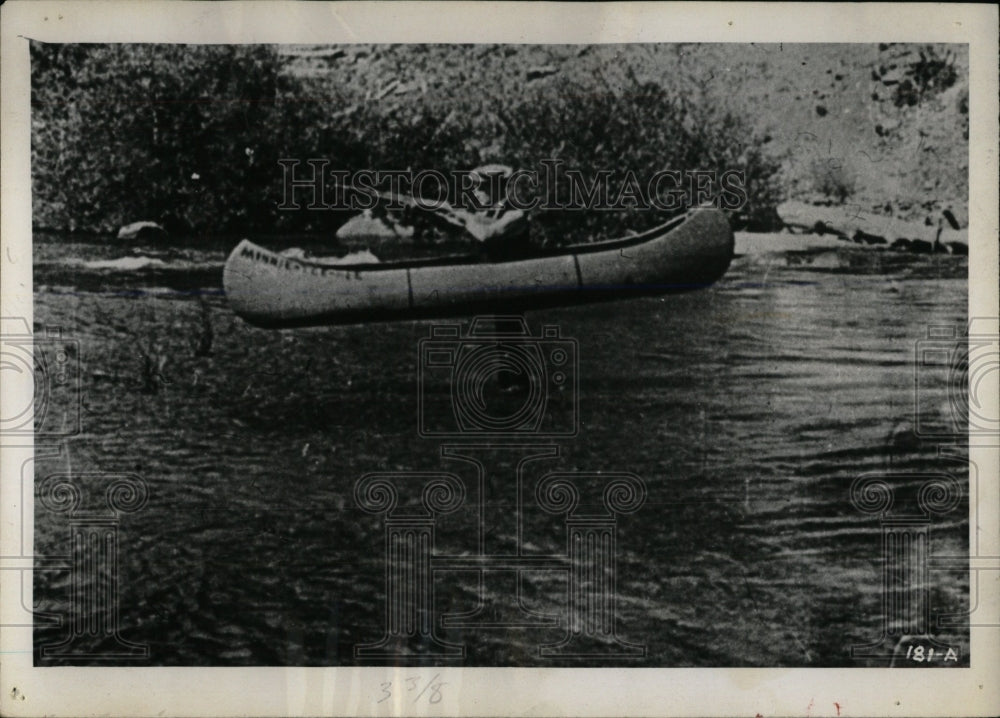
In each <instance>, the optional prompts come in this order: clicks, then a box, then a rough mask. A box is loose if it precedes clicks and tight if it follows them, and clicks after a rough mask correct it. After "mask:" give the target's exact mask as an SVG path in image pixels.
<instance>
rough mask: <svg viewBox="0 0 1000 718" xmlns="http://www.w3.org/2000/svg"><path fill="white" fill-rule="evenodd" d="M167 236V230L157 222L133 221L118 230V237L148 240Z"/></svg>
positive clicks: (127, 239) (129, 239) (131, 239)
mask: <svg viewBox="0 0 1000 718" xmlns="http://www.w3.org/2000/svg"><path fill="white" fill-rule="evenodd" d="M166 238H167V230H165V229H164V228H163V227H161V226H160V225H158V224H157V223H156V222H133V223H132V224H126V225H125V226H124V227H122V228H121V229H119V230H118V239H122V240H126V241H133V240H139V241H147V240H160V239H166Z"/></svg>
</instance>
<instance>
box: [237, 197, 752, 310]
mask: <svg viewBox="0 0 1000 718" xmlns="http://www.w3.org/2000/svg"><path fill="white" fill-rule="evenodd" d="M732 256H733V234H732V231H731V230H730V227H729V223H728V221H727V220H726V218H725V215H723V214H722V213H721V212H719V211H718V210H711V209H703V210H693V211H692V212H690V213H688V214H687V215H686V216H685V217H683V218H680V219H679V220H675V221H673V222H671V223H668V224H667V225H663V226H662V227H659V228H657V229H654V230H651V231H649V232H646V233H644V234H643V235H640V236H637V237H631V238H628V239H625V240H618V241H613V242H604V243H599V244H592V245H578V246H576V247H572V248H564V249H563V250H562V253H560V254H549V255H546V256H538V257H531V258H528V259H520V260H513V261H505V262H495V263H487V262H482V263H458V264H455V263H450V264H443V265H442V264H435V263H433V262H432V261H424V262H408V263H399V264H372V265H353V266H346V265H322V264H318V263H315V262H310V261H308V260H299V259H293V258H290V257H284V256H281V255H279V254H276V253H274V252H271V251H269V250H266V249H263V248H261V247H258V246H257V245H255V244H253V243H251V242H249V241H247V240H244V241H243V242H241V243H240V244H239V245H238V246H237V247H236V249H234V250H233V252H232V254H231V255H230V256H229V259H228V260H227V262H226V266H225V269H224V271H223V286H224V288H225V291H226V296H227V298H228V300H229V303H230V306H231V307H232V308H233V310H234V311H235V312H236V313H237V314H238V315H239V316H241V317H243V318H244V319H246V320H247V321H249V322H250V323H252V324H256V325H258V326H263V327H295V326H310V325H326V324H351V323H357V322H367V321H388V320H398V319H418V318H434V317H450V316H458V315H465V314H475V313H509V312H512V311H513V312H518V311H525V310H530V309H537V308H542V307H548V306H558V305H566V304H577V303H583V302H594V301H607V300H613V299H621V298H625V297H634V296H641V295H652V294H663V293H668V292H678V291H690V290H693V289H700V288H703V287H706V286H708V285H710V284H712V283H713V282H715V281H716V280H717V279H718V278H719V277H721V276H722V275H723V274H724V273H725V272H726V269H728V267H729V263H730V261H731V260H732Z"/></svg>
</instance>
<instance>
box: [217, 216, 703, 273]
mask: <svg viewBox="0 0 1000 718" xmlns="http://www.w3.org/2000/svg"><path fill="white" fill-rule="evenodd" d="M689 218H690V213H687V214H682V215H679V216H677V217H673V218H671V219H670V220H668V221H667V222H664V223H663V224H661V225H658V226H656V227H653V228H652V229H649V230H646V231H645V232H642V233H640V234H636V235H634V236H631V237H618V238H616V239H608V240H604V241H601V242H586V243H583V244H571V245H566V246H562V247H553V248H551V249H540V250H538V251H537V252H532V253H531V254H529V255H525V256H523V257H510V258H505V259H497V260H491V259H484V258H483V257H481V256H480V255H476V254H453V255H447V256H444V257H430V258H428V259H410V260H405V261H402V262H367V263H358V264H333V263H329V264H328V263H325V262H317V261H315V260H310V259H302V258H299V257H284V255H282V254H279V253H278V252H274V251H272V250H270V249H267V248H265V247H261V246H260V245H258V244H256V243H254V242H252V241H250V240H249V239H244V240H243V241H242V242H240V244H239V245H238V246H237V247H236V249H237V250H238V249H239V248H240V247H242V246H243V245H244V244H250V245H252V246H253V247H254V248H255V249H257V250H258V251H261V252H266V253H268V254H272V255H274V256H276V257H281V258H283V259H294V260H295V261H296V262H297V263H298V264H301V265H304V266H308V267H317V268H324V269H325V268H330V269H342V270H346V271H351V272H354V271H358V272H384V271H391V270H396V269H420V268H422V267H451V266H462V265H476V266H482V265H502V264H512V263H514V262H525V261H528V262H530V261H532V260H534V259H547V258H550V257H561V256H570V255H578V254H592V253H594V252H607V251H614V250H616V249H626V248H628V247H634V246H636V245H638V244H645V243H646V242H650V241H653V240H655V239H657V238H659V237H661V236H662V235H664V234H666V233H668V232H673V231H674V230H675V229H677V228H678V227H680V226H681V225H682V224H684V223H685V222H686V221H687V220H688V219H689Z"/></svg>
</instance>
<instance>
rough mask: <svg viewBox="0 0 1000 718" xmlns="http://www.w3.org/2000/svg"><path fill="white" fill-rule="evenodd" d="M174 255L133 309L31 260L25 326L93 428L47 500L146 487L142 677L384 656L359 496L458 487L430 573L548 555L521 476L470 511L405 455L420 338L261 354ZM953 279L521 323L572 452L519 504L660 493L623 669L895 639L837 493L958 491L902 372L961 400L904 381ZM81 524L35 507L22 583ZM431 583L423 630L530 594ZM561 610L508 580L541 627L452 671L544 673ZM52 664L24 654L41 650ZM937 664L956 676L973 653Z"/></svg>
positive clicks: (317, 333) (845, 274)
mask: <svg viewBox="0 0 1000 718" xmlns="http://www.w3.org/2000/svg"><path fill="white" fill-rule="evenodd" d="M186 251H188V252H189V254H190V256H185V257H183V258H181V259H182V260H183V261H188V262H189V265H190V271H186V270H185V269H184V268H183V267H182V268H180V269H179V270H178V271H175V272H171V271H169V270H170V267H169V261H168V262H167V264H168V267H167V269H166V270H165V269H164V268H163V267H162V266H159V265H156V266H154V267H151V268H149V267H147V269H149V270H150V271H155V272H158V273H157V274H147V275H142V274H139V275H133V276H131V277H125V278H124V279H123V278H121V277H119V276H117V275H113V274H111V273H102V272H98V271H90V272H84V271H83V270H81V268H80V267H79V266H74V267H70V265H69V260H68V259H67V257H68V256H70V254H73V255H74V256H79V255H80V254H84V255H86V254H87V253H88V252H90V253H91V256H90V257H88V258H102V257H104V254H102V253H106V250H104V249H101V250H97V249H96V248H94V247H92V248H90V249H88V248H87V247H86V246H84V247H83V248H82V249H81V246H80V245H77V246H74V247H73V248H72V250H69V249H65V250H64V249H62V248H61V247H60V246H58V245H54V244H42V245H41V246H40V247H39V248H37V249H36V255H37V256H38V258H39V261H38V263H37V264H36V272H35V275H36V276H35V285H36V297H35V299H36V304H35V317H36V322H38V323H41V324H45V325H58V326H61V327H63V329H64V331H65V332H66V333H68V334H70V335H71V336H73V337H74V338H75V339H77V340H79V342H80V357H81V367H82V369H81V371H82V386H81V392H82V394H81V395H82V401H83V417H82V421H83V432H82V433H81V434H80V435H79V436H77V437H75V438H73V439H71V440H69V441H68V442H67V445H66V447H65V449H64V450H63V451H62V452H60V453H59V454H58V455H57V456H55V457H53V458H46V459H40V460H39V461H38V463H37V466H36V476H37V477H38V478H39V479H41V478H43V477H45V476H48V475H50V474H53V473H69V474H71V475H79V474H84V473H93V472H119V473H121V472H124V473H128V474H132V475H136V476H139V477H141V479H142V480H143V481H144V482H145V484H146V486H147V487H148V493H149V497H148V503H147V504H146V505H145V506H144V507H143V508H142V509H141V510H140V511H136V512H134V513H129V514H122V515H121V517H120V522H119V524H118V529H117V530H118V536H119V539H118V540H119V543H120V565H119V571H120V573H119V580H118V586H119V591H120V596H119V604H120V626H121V636H122V637H123V638H126V639H127V640H128V641H131V642H134V643H137V644H141V645H145V646H148V648H149V658H148V659H147V660H144V661H142V662H143V663H148V664H156V665H160V664H168V665H246V664H303V665H323V664H343V663H355V662H356V659H355V657H354V655H355V654H354V647H355V646H356V645H358V644H363V643H370V642H373V641H376V640H378V638H379V637H380V636H381V635H382V633H383V611H384V600H385V596H384V590H385V589H384V586H385V569H384V553H383V534H382V524H381V519H380V517H379V516H376V515H373V514H369V513H365V512H364V511H362V510H361V509H360V508H359V507H358V506H357V504H356V502H355V497H354V486H355V482H356V481H357V480H358V479H359V478H360V477H361V476H362V475H364V474H367V473H370V472H378V471H383V472H385V471H388V472H399V471H425V472H431V471H438V472H440V471H449V472H454V473H455V474H457V475H460V476H462V477H463V480H464V481H467V482H468V486H467V492H468V495H467V497H466V499H467V501H466V504H465V505H463V506H462V507H461V508H459V509H457V510H456V511H455V512H453V513H452V514H449V515H448V516H447V517H443V518H441V519H440V521H439V528H438V534H437V537H436V540H437V548H438V552H439V553H440V554H447V555H449V556H469V555H473V554H476V553H477V552H478V551H480V549H481V547H482V546H483V545H487V546H489V547H491V549H490V551H491V552H494V553H517V551H518V548H519V544H520V550H521V551H522V552H523V553H525V554H529V555H538V556H543V555H547V554H550V553H553V552H558V551H559V550H560V546H563V545H564V543H561V542H564V541H565V530H566V529H565V527H564V525H563V523H562V521H561V519H560V518H559V517H558V516H553V515H551V514H546V513H544V512H539V511H537V510H535V509H536V508H537V505H536V504H534V503H533V499H531V500H530V501H525V500H522V501H521V503H522V504H523V508H524V510H523V511H521V512H518V511H517V510H516V509H517V506H518V493H517V491H518V490H520V489H524V491H527V488H524V487H521V486H520V484H518V483H517V463H518V461H519V458H518V455H517V452H516V451H514V450H511V449H494V450H484V453H483V456H482V457H481V460H482V463H483V465H484V466H486V467H487V469H488V470H487V471H486V472H485V478H484V479H483V483H481V484H476V483H475V481H473V478H474V477H475V472H474V464H473V463H470V462H469V461H468V460H462V459H456V458H453V457H452V458H449V457H442V455H441V444H442V443H443V442H442V440H438V439H433V438H421V437H420V436H419V435H418V431H417V428H418V426H417V418H418V409H419V407H418V383H417V373H418V367H419V363H418V360H419V356H418V343H419V341H420V340H421V339H423V338H425V337H427V336H429V333H430V326H431V323H430V322H403V323H395V324H378V325H372V326H348V327H329V328H318V329H308V330H296V331H264V330H259V329H255V328H253V327H250V326H249V325H247V324H245V323H243V322H242V321H240V320H239V319H237V318H236V317H234V316H233V315H232V313H231V312H230V311H229V310H228V308H227V307H226V304H225V299H224V297H222V296H220V294H219V293H218V290H217V286H218V285H217V284H213V282H212V280H211V277H212V276H214V274H212V272H217V271H218V266H219V264H220V263H221V260H222V258H223V256H224V255H223V254H222V252H220V251H212V252H203V253H202V254H201V255H199V253H198V251H197V250H186ZM64 252H65V254H64ZM174 261H181V260H177V259H176V258H175V260H174ZM206 262H207V263H211V264H212V267H210V268H209V269H207V270H206V269H204V268H203V269H202V270H196V269H195V267H196V266H197V265H198V264H199V263H200V264H202V265H204V264H205V263H206ZM197 271H203V272H205V274H204V275H199V274H197ZM966 273H967V264H966V261H965V258H962V257H950V256H919V257H914V256H906V255H889V254H888V253H879V252H865V251H853V250H846V251H841V252H836V253H835V252H828V253H824V254H817V255H770V256H758V257H744V258H740V259H737V260H736V262H735V263H734V265H733V267H732V269H731V270H730V272H729V274H728V275H727V276H726V277H725V278H724V279H723V280H722V281H721V282H719V284H718V285H717V286H715V287H714V288H712V289H710V290H708V291H703V292H697V293H692V294H685V295H677V296H668V297H660V298H646V299H636V300H629V301H624V302H613V303H607V304H600V305H590V306H580V307H572V308H564V309H554V310H547V311H545V312H534V313H529V314H527V315H526V319H527V321H528V324H529V327H530V328H531V330H532V332H534V333H535V334H537V333H538V331H539V329H540V327H541V325H543V324H557V325H558V326H559V327H560V331H561V336H562V337H569V338H573V339H575V340H576V341H577V346H576V351H577V354H578V362H579V368H578V372H579V397H578V409H579V421H580V431H579V434H578V435H577V436H576V437H574V438H568V439H559V440H556V441H555V442H554V443H557V444H558V445H559V447H560V450H559V456H549V457H542V458H538V459H536V460H535V461H533V462H529V463H528V464H525V465H524V467H523V469H524V481H525V486H526V487H528V486H529V485H533V484H532V483H531V482H536V481H537V480H538V479H539V477H540V476H541V475H542V474H545V473H548V472H552V471H566V472H605V473H606V472H630V473H632V474H635V475H637V476H639V477H641V479H642V480H643V482H644V483H645V486H646V490H647V495H646V499H645V503H644V504H643V505H642V506H641V507H640V508H639V509H638V510H637V511H635V513H632V514H623V515H621V516H619V517H618V519H617V524H616V531H617V542H618V543H617V556H618V559H617V571H618V575H617V594H616V595H617V603H616V610H617V616H618V620H617V635H618V636H619V638H620V639H621V640H622V641H624V642H628V643H631V644H635V645H643V646H645V649H646V650H645V655H644V657H639V658H627V659H622V660H621V661H619V662H618V663H616V665H619V664H620V665H655V666H689V665H698V666H729V665H734V666H735V665H762V666H776V665H789V666H800V665H802V666H804V665H844V666H849V665H865V661H864V660H861V659H852V658H851V655H850V648H851V646H852V645H853V644H862V643H868V642H871V641H873V640H876V639H877V638H878V637H879V634H880V632H881V625H882V618H883V615H884V614H883V610H882V607H881V605H882V604H881V600H882V589H881V586H882V583H881V582H882V575H881V570H882V562H881V556H882V554H881V551H882V544H881V529H880V524H879V520H878V516H877V515H869V514H866V513H863V512H861V511H859V510H858V509H857V508H855V506H853V505H852V503H851V500H850V488H851V485H852V482H853V481H854V480H855V479H856V478H857V477H858V476H859V475H862V474H886V473H889V474H893V475H905V474H910V475H911V477H910V478H906V477H905V476H903V477H901V478H898V479H894V481H895V482H896V484H895V485H894V488H896V489H898V494H897V498H898V501H899V502H903V503H905V502H906V501H912V500H913V496H915V492H916V491H917V489H918V488H919V487H918V486H917V483H919V479H918V478H914V477H913V475H915V474H949V475H952V476H954V477H955V478H956V479H958V480H959V481H960V482H962V485H963V486H964V485H966V484H967V476H968V463H967V462H966V461H965V458H964V456H963V455H962V454H961V452H959V453H958V454H957V455H950V454H942V453H939V451H938V445H939V444H940V441H938V440H929V439H924V438H922V437H920V436H917V435H916V434H915V432H914V410H915V406H917V405H918V401H917V398H916V397H915V395H914V387H915V381H914V376H915V372H920V371H925V370H926V372H928V373H925V376H923V377H922V379H923V383H922V384H920V388H921V391H922V392H923V394H922V395H921V396H920V397H919V404H920V406H922V407H925V408H926V409H927V410H928V411H939V412H943V413H947V412H948V411H950V408H949V407H950V406H951V405H950V404H949V396H948V393H947V388H948V384H947V382H948V377H947V376H944V375H942V374H941V372H940V371H938V370H936V369H935V370H934V371H930V368H920V367H916V368H915V361H914V357H915V347H916V345H917V342H918V341H920V340H922V339H926V338H927V331H928V327H929V326H931V325H953V326H957V327H963V326H964V325H965V323H966V309H965V307H966V296H967V282H966V280H965V276H966ZM137 286H138V287H146V288H154V287H160V289H157V290H156V291H151V292H138V293H137V292H135V291H134V290H135V288H136V287H137ZM199 286H200V287H212V290H211V291H206V292H200V291H196V288H197V287H199ZM470 471H471V472H472V473H470ZM470 477H471V478H470ZM512 487H513V488H512ZM479 491H482V492H483V493H484V495H485V494H488V495H489V498H488V499H484V501H483V506H484V507H485V508H484V509H483V513H482V514H480V513H478V509H477V508H476V506H477V504H478V498H479V497H478V494H477V492H479ZM529 498H530V497H529ZM529 504H530V506H529ZM896 509H897V510H899V511H909V510H912V511H918V507H917V506H916V504H915V503H914V506H913V507H912V509H909V508H906V507H905V506H902V505H901V504H900V505H899V506H897V507H896ZM967 516H968V505H967V502H966V501H965V499H964V497H963V499H962V501H961V503H960V505H959V507H958V508H957V509H956V510H955V511H953V512H951V513H946V514H944V515H940V516H935V517H934V518H933V521H932V523H931V524H930V530H929V535H930V536H931V541H932V543H931V548H930V550H931V554H932V555H933V556H934V557H938V558H943V557H949V556H958V557H961V556H963V555H967V553H968V547H967V532H968V521H967ZM518 519H520V521H518ZM67 522H68V519H67V517H66V515H65V514H57V513H54V512H51V511H49V510H47V509H45V508H44V507H43V506H41V505H40V504H36V539H35V549H36V553H38V554H39V555H52V554H66V553H68V548H67V542H68V541H69V531H70V529H69V528H68V523H67ZM480 528H481V529H482V532H481V533H480ZM519 539H520V540H519ZM435 576H436V578H435V580H436V581H437V588H438V590H437V593H436V601H437V603H436V605H435V611H436V612H437V615H439V616H440V615H441V614H443V613H445V612H447V613H448V614H449V615H451V614H456V613H462V612H465V613H468V612H473V611H475V610H476V609H477V608H478V609H479V610H480V612H481V613H488V612H489V611H491V610H493V608H492V607H493V606H497V608H496V613H495V615H496V616H500V617H501V618H502V617H503V616H505V615H507V614H504V613H503V612H504V611H505V610H507V609H505V608H503V606H509V604H510V603H511V601H510V600H508V599H510V598H511V596H510V594H511V593H512V592H517V591H518V586H517V583H516V582H513V581H511V580H509V579H510V576H509V575H508V576H507V577H506V578H504V577H503V576H500V575H494V576H493V577H491V578H490V579H489V580H487V581H485V582H484V583H483V584H482V585H480V584H479V582H478V580H477V579H476V576H477V574H476V573H475V572H474V571H439V572H438V573H437V574H435ZM929 580H930V585H929V588H928V591H927V593H926V595H927V596H928V597H929V601H930V610H931V611H932V612H933V614H934V615H935V616H937V615H940V614H959V613H961V612H962V611H966V610H968V606H969V602H968V598H967V594H968V579H967V574H966V572H964V571H963V570H960V569H956V570H954V571H944V570H935V571H932V572H931V573H930V579H929ZM566 581H567V578H566V574H565V572H561V571H547V570H537V571H527V572H524V573H523V574H522V581H521V586H520V590H521V593H522V595H521V596H520V600H521V608H523V609H524V611H527V612H528V613H530V614H532V615H542V616H549V617H552V616H555V617H556V625H555V626H552V625H551V622H550V623H549V625H548V626H546V625H542V626H534V627H515V626H510V625H507V626H505V627H493V628H484V627H481V626H464V627H463V626H455V625H450V624H449V626H445V627H443V628H442V627H441V626H440V624H439V626H438V632H439V635H440V636H441V637H442V638H444V639H446V640H448V641H451V642H455V643H462V644H464V645H465V646H466V649H467V651H466V657H465V659H464V660H465V662H466V664H468V665H477V664H478V665H558V664H559V662H558V661H553V660H550V659H544V658H539V657H538V654H537V650H536V648H537V646H538V645H539V644H542V643H557V642H558V641H559V640H560V639H561V637H562V636H563V630H564V629H563V627H562V626H561V625H559V617H560V616H564V615H565V601H566V597H565V592H566ZM69 583H70V577H69V572H68V571H67V570H65V569H53V570H40V571H38V572H37V573H36V579H35V598H36V603H37V606H36V607H37V608H39V609H40V610H48V611H57V612H58V611H65V607H66V602H67V599H66V595H67V591H68V589H69ZM480 602H482V603H481V604H480ZM499 622H503V621H499ZM452 623H455V622H454V621H453V622H452ZM459 623H461V622H460V621H459ZM543 623H544V622H543ZM957 623H958V624H959V625H960V626H961V623H962V622H961V621H957ZM948 631H950V632H948ZM63 635H65V632H64V631H63V630H62V629H58V628H49V627H45V626H41V625H39V626H38V627H36V645H42V644H45V643H53V642H57V641H58V640H60V638H61V637H62V636H63ZM938 639H939V640H940V641H942V642H943V643H946V644H948V645H953V646H956V647H958V648H960V650H961V655H962V657H963V660H964V659H965V658H966V657H967V655H968V630H967V629H966V628H962V627H959V628H954V629H946V630H944V631H942V632H941V633H940V635H939V636H938ZM94 647H95V650H99V649H100V648H101V641H100V640H97V639H95V640H94ZM36 660H39V659H38V657H37V656H36ZM42 662H43V663H58V662H59V660H50V659H44V660H43V661H42ZM121 662H123V663H124V662H126V661H121ZM591 663H592V664H595V665H601V664H603V662H602V661H601V660H596V661H592V662H591ZM570 664H572V665H586V664H587V661H586V660H583V661H581V660H575V661H571V662H570Z"/></svg>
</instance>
